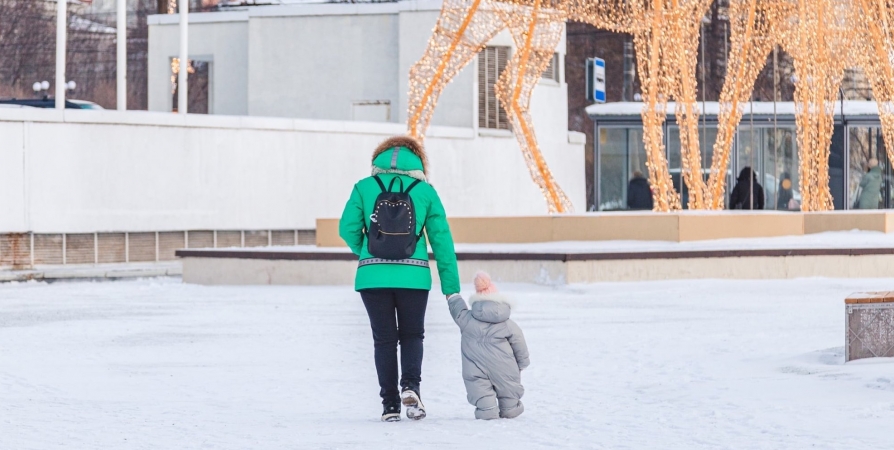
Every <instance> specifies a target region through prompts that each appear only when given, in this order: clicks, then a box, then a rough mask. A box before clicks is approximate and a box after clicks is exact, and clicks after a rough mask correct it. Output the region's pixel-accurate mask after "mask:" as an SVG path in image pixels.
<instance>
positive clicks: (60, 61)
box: [56, 0, 68, 109]
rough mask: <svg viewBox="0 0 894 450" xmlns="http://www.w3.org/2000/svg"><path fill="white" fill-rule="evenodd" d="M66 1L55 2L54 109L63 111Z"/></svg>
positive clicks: (57, 0)
mask: <svg viewBox="0 0 894 450" xmlns="http://www.w3.org/2000/svg"><path fill="white" fill-rule="evenodd" d="M67 7H68V3H67V0H56V109H65V44H66V42H67V38H68V35H67V33H66V32H67V31H68V30H67V28H68V27H67V25H68V11H67Z"/></svg>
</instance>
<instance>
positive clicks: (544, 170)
mask: <svg viewBox="0 0 894 450" xmlns="http://www.w3.org/2000/svg"><path fill="white" fill-rule="evenodd" d="M567 18H568V15H567V12H566V11H565V5H563V4H560V3H557V2H554V1H552V0H527V1H518V2H506V1H501V2H497V1H491V0H445V1H444V3H443V6H442V8H441V15H440V17H439V18H438V23H437V25H436V26H435V30H434V33H433V34H432V37H431V39H430V40H429V43H428V48H427V49H426V51H425V54H424V55H423V57H422V59H421V60H420V61H419V62H417V63H416V64H415V65H414V66H413V67H412V68H411V69H410V92H409V102H408V103H409V114H408V118H409V119H408V122H407V125H408V128H409V134H410V135H411V136H414V137H417V138H422V137H423V136H424V135H425V130H426V129H427V128H428V125H429V123H431V117H432V114H434V110H435V106H436V105H437V102H438V98H439V97H440V95H441V93H442V91H443V90H444V88H445V87H446V86H447V84H448V83H450V81H451V80H452V79H453V77H455V76H456V75H457V74H458V73H459V71H460V70H461V69H462V68H463V67H465V66H466V65H467V64H469V63H470V62H471V61H472V58H474V57H475V56H476V55H477V54H478V52H479V51H481V50H482V49H483V48H484V46H485V45H486V44H487V42H488V41H490V40H491V39H492V38H493V37H494V36H495V35H496V34H497V33H499V32H500V31H502V30H506V29H508V30H509V32H510V34H511V35H512V38H513V41H514V42H515V45H516V47H517V50H516V52H515V53H514V54H513V56H512V59H511V61H510V62H509V64H508V65H507V67H506V69H505V71H504V72H503V73H502V74H501V75H500V78H499V81H498V83H497V86H496V92H497V97H498V98H499V101H500V102H501V103H502V105H503V107H504V108H505V109H506V112H507V114H508V116H509V120H510V122H511V124H512V128H513V130H515V135H516V138H517V139H518V143H519V146H520V147H521V150H522V154H523V155H524V158H525V161H526V163H527V165H528V168H529V170H530V172H531V177H532V178H533V180H534V182H535V183H536V184H537V186H538V187H539V188H540V189H541V191H542V192H543V195H544V197H545V198H546V201H547V205H548V208H549V211H550V212H560V213H561V212H572V211H573V206H572V204H571V201H570V200H569V199H568V197H567V196H566V195H565V193H564V192H563V191H562V188H561V187H560V186H559V185H558V183H557V182H556V180H555V178H554V177H553V175H552V173H551V172H550V170H549V166H548V165H547V163H546V160H545V159H544V157H543V154H542V152H541V151H540V147H539V145H538V143H537V138H536V135H535V133H534V126H533V122H532V121H531V116H530V114H529V113H528V109H529V105H530V102H531V93H532V92H533V90H534V87H535V86H536V85H537V83H538V82H539V81H540V77H541V74H542V73H543V71H544V70H545V69H546V67H547V66H548V65H549V61H550V58H552V55H553V52H554V51H555V48H556V45H558V43H559V41H560V40H561V38H562V32H563V30H564V24H565V21H566V20H567Z"/></svg>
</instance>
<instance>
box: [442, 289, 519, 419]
mask: <svg viewBox="0 0 894 450" xmlns="http://www.w3.org/2000/svg"><path fill="white" fill-rule="evenodd" d="M469 304H470V305H471V307H467V306H466V301H465V300H463V298H462V297H461V296H459V295H454V296H451V297H450V299H449V300H448V306H449V307H450V315H451V316H453V320H454V321H456V324H457V325H459V329H460V331H461V332H462V343H461V345H460V349H461V351H462V358H463V359H462V361H463V381H464V382H465V384H466V398H467V399H468V400H469V403H471V404H472V406H474V407H475V418H476V419H499V418H503V419H512V418H515V417H518V416H519V415H521V413H523V412H524V411H525V406H524V405H523V404H522V402H521V398H522V395H524V393H525V388H524V386H522V384H521V371H522V370H524V369H525V368H526V367H528V364H530V359H529V355H528V344H527V343H525V335H524V334H522V330H521V328H519V326H518V325H517V324H516V323H515V322H513V321H512V320H511V319H510V318H509V314H510V313H511V312H512V306H511V305H510V303H509V299H507V298H506V297H505V296H503V295H502V294H500V293H499V292H498V291H497V288H496V286H494V284H493V282H491V279H490V275H488V274H486V273H484V272H478V274H476V275H475V295H473V296H472V297H471V298H469Z"/></svg>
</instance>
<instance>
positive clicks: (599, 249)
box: [199, 230, 894, 253]
mask: <svg viewBox="0 0 894 450" xmlns="http://www.w3.org/2000/svg"><path fill="white" fill-rule="evenodd" d="M847 248H894V234H886V233H881V232H876V231H857V230H854V231H835V232H827V233H816V234H808V235H803V236H782V237H773V238H736V239H716V240H704V241H689V242H672V241H555V242H538V243H528V244H517V243H516V244H456V245H455V249H456V251H457V252H458V253H623V252H673V251H679V252H685V251H704V250H768V249H769V250H772V249H781V250H793V249H847ZM199 250H201V251H203V252H205V251H212V252H213V251H226V252H234V251H235V252H252V253H255V252H296V253H318V252H319V253H350V250H349V249H348V248H347V247H317V246H314V245H297V246H282V247H253V248H239V247H232V248H216V249H199Z"/></svg>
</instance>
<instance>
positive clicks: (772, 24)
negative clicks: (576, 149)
mask: <svg viewBox="0 0 894 450" xmlns="http://www.w3.org/2000/svg"><path fill="white" fill-rule="evenodd" d="M710 4H711V0H567V1H566V0H563V1H559V0H518V1H516V0H506V1H503V0H445V1H444V4H443V7H442V10H441V15H440V17H439V19H438V23H437V25H436V27H435V30H434V32H433V35H432V37H431V39H430V41H429V45H428V48H427V50H426V52H425V54H424V56H423V58H422V59H421V60H420V61H419V62H418V63H416V65H414V66H413V68H412V69H411V71H410V92H409V102H408V103H409V105H408V106H409V111H408V128H409V134H410V135H412V136H414V137H417V138H420V139H421V138H423V137H424V134H425V130H426V129H427V128H428V126H429V123H430V122H431V117H432V114H433V113H434V110H435V107H436V105H437V101H438V97H439V96H440V95H441V92H442V91H443V89H444V87H446V85H447V84H448V83H449V82H450V81H451V80H452V79H453V77H455V76H456V74H457V73H459V71H460V70H461V69H462V68H463V67H464V66H465V65H467V64H468V63H469V62H471V61H472V58H474V57H475V55H476V54H477V53H478V52H479V51H481V49H483V48H484V46H485V45H486V43H487V42H488V41H490V40H491V39H492V38H493V37H494V36H495V35H496V34H497V33H498V32H500V31H502V30H504V29H509V31H510V32H511V34H512V37H513V40H514V41H515V44H516V47H517V51H516V53H515V54H514V55H513V57H512V60H511V61H510V64H509V65H508V66H507V68H506V69H505V71H504V72H503V74H501V76H500V80H499V83H498V85H497V96H498V98H499V100H500V103H501V104H502V105H503V106H504V108H505V109H506V110H507V113H508V114H509V116H510V121H511V123H512V126H513V130H515V134H516V137H517V139H518V141H519V145H520V146H521V148H522V152H523V154H524V156H525V160H526V162H527V164H528V167H529V169H530V171H531V174H532V178H533V179H534V181H535V182H536V183H537V184H538V186H539V187H540V188H541V190H542V191H543V194H544V197H545V198H546V200H547V203H548V205H549V210H550V211H551V212H567V211H570V210H571V204H570V202H568V200H567V198H566V197H565V195H564V193H562V191H561V189H560V188H559V186H558V185H557V184H556V183H555V180H554V179H553V178H552V175H551V174H550V172H549V168H548V167H547V164H546V162H545V160H544V159H543V156H542V154H541V152H540V150H539V147H538V145H537V140H536V136H535V135H534V130H533V126H532V123H531V118H530V115H529V112H528V105H529V103H530V95H531V92H532V91H533V89H534V87H535V85H536V84H537V82H538V81H539V78H540V72H542V70H543V69H544V68H545V67H546V66H547V65H548V63H549V57H550V56H551V54H552V49H553V48H554V47H555V45H556V44H557V43H558V40H559V39H561V32H562V30H563V24H564V22H565V20H575V21H580V22H585V23H589V24H592V25H594V26H596V27H598V28H602V29H607V30H611V31H616V32H621V33H628V34H632V35H633V37H634V45H635V46H636V57H637V64H638V66H639V67H640V70H639V76H640V84H641V89H642V97H643V100H644V105H643V111H642V120H643V143H644V146H645V149H646V156H647V167H648V170H649V178H650V182H651V184H652V192H653V197H654V204H655V210H656V211H661V212H666V211H675V210H679V209H681V206H682V205H681V204H680V196H679V194H678V193H677V192H676V190H675V189H674V187H673V182H672V178H671V176H670V171H669V169H668V162H667V157H666V150H665V146H664V136H663V126H664V122H665V121H666V117H667V102H668V101H670V100H675V101H676V104H677V109H676V111H675V115H676V118H677V124H678V125H679V127H680V142H681V173H682V176H683V179H684V181H685V182H686V185H687V186H688V188H689V190H690V199H689V204H688V205H687V206H688V207H689V208H690V209H723V208H724V199H725V196H724V191H725V189H726V173H727V171H728V168H729V162H730V155H731V149H732V145H733V141H734V137H735V133H736V130H737V128H738V125H739V123H740V121H741V119H742V116H743V113H744V108H745V104H746V103H748V102H749V101H750V98H751V96H752V93H753V91H754V85H755V81H756V79H757V77H758V75H759V74H760V71H761V70H762V69H763V67H764V65H765V62H766V60H767V57H768V56H769V54H770V53H771V52H772V51H773V49H774V48H776V47H777V46H781V47H782V48H783V49H784V50H785V51H787V52H788V53H789V54H790V55H791V56H792V57H793V59H794V62H795V76H796V83H795V104H796V114H795V115H796V124H797V131H798V148H799V156H800V168H799V173H800V180H801V187H800V189H801V196H802V202H801V203H802V206H801V207H802V210H804V211H823V210H829V209H832V208H833V204H832V196H831V193H830V190H829V148H830V144H831V136H832V132H833V125H834V122H833V120H834V109H835V101H836V99H837V95H838V88H839V86H840V82H841V79H842V77H843V73H844V69H845V68H846V67H848V63H849V62H852V61H851V60H852V59H853V57H848V55H851V54H856V55H857V56H856V58H857V65H859V66H860V67H861V68H863V69H864V71H865V72H866V74H867V77H868V78H869V80H870V82H871V84H872V87H873V91H874V92H875V95H876V98H877V99H878V100H879V116H880V119H881V121H882V126H883V130H884V135H885V140H886V142H888V143H889V144H888V146H887V147H888V151H889V155H890V157H891V159H892V160H894V56H892V55H894V30H892V27H894V23H892V21H894V4H891V0H730V5H729V9H728V13H729V18H730V27H731V29H730V41H731V42H730V44H731V49H730V55H729V65H728V71H727V77H726V79H725V80H724V86H723V90H722V92H721V95H720V102H719V103H720V111H719V115H718V122H719V123H718V136H717V141H716V142H715V144H714V155H713V160H712V161H711V170H710V175H709V178H708V181H707V182H705V181H704V178H703V176H702V169H701V168H702V160H701V150H700V146H699V140H698V114H699V112H698V108H697V100H696V91H697V89H696V86H697V85H696V77H695V69H696V67H697V56H698V38H699V32H700V23H701V20H702V19H703V17H704V16H705V13H706V12H707V9H708V7H709V6H710Z"/></svg>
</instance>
